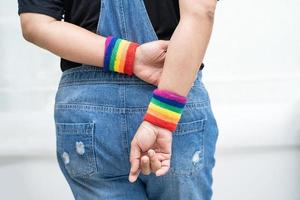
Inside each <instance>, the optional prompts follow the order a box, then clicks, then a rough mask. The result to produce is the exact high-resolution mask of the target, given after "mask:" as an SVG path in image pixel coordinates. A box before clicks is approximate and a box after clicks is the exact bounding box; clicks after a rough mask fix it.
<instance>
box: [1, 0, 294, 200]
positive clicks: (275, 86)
mask: <svg viewBox="0 0 300 200" xmlns="http://www.w3.org/2000/svg"><path fill="white" fill-rule="evenodd" d="M299 9H300V1H299V0H285V1H280V0H272V1H271V0H265V1H259V0H244V1H238V0H231V1H230V0H227V1H226V0H224V1H220V2H219V3H218V8H217V11H216V19H215V27H214V33H213V36H212V39H211V43H210V46H209V49H208V52H207V56H206V58H205V64H206V67H205V70H204V71H203V81H204V83H205V85H206V87H207V90H208V91H209V94H210V98H211V101H212V104H213V110H214V113H215V116H216V118H217V121H218V125H219V130H220V133H219V140H218V147H217V152H216V159H217V160H216V167H215V168H214V198H213V199H214V200H241V199H242V200H263V199H264V200H265V199H272V200H282V199H284V200H300V20H299V19H300V12H299ZM0 36H1V37H0V60H1V64H0V125H1V126H0V136H1V143H0V194H1V197H0V198H1V199H9V200H17V199H24V200H41V199H43V200H53V199H64V200H68V199H72V196H71V193H70V189H69V188H68V186H67V184H66V181H65V180H64V178H63V176H62V175H61V172H60V171H59V168H58V165H57V163H56V160H55V137H54V136H55V132H54V120H53V105H54V95H55V91H56V88H57V86H58V81H59V78H60V75H61V71H60V67H59V59H58V58H57V57H55V56H53V55H51V54H50V53H48V52H46V51H44V50H41V49H39V48H37V47H35V46H33V45H31V44H29V43H27V42H25V41H24V39H23V38H22V35H21V30H20V25H19V19H18V15H17V1H9V0H0Z"/></svg>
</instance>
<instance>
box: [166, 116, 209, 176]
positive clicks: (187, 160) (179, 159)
mask: <svg viewBox="0 0 300 200" xmlns="http://www.w3.org/2000/svg"><path fill="white" fill-rule="evenodd" d="M205 122H206V119H200V120H195V121H191V122H181V123H179V124H178V125H177V129H176V131H175V132H174V133H173V144H172V158H171V169H170V174H175V175H193V174H194V173H195V172H197V171H199V170H200V169H202V167H203V164H204V157H203V156H204V145H203V142H204V139H203V134H204V129H205Z"/></svg>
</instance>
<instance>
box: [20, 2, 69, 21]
mask: <svg viewBox="0 0 300 200" xmlns="http://www.w3.org/2000/svg"><path fill="white" fill-rule="evenodd" d="M18 3H19V10H18V14H19V15H20V14H21V13H39V14H44V15H48V16H50V17H54V18H55V19H57V20H61V19H62V17H63V14H64V3H63V0H18Z"/></svg>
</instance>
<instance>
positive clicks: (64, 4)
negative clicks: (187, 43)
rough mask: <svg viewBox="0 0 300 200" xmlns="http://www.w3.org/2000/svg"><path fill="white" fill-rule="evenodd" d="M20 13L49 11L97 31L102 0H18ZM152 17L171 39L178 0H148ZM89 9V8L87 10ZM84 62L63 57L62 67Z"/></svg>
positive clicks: (161, 36) (163, 35)
mask: <svg viewBox="0 0 300 200" xmlns="http://www.w3.org/2000/svg"><path fill="white" fill-rule="evenodd" d="M18 2H19V12H18V13H19V14H20V13H26V12H33V13H40V14H45V15H48V16H51V17H54V18H56V19H57V20H61V19H64V20H65V21H66V22H69V23H72V24H76V25H78V26H81V27H83V28H85V29H87V30H90V31H92V32H96V29H97V24H98V18H99V14H100V5H101V0H18ZM144 3H145V6H146V9H147V11H148V15H149V18H150V20H151V23H152V25H153V27H154V29H155V32H156V34H157V36H158V38H159V39H164V40H169V39H170V38H171V36H172V34H173V32H174V30H175V28H176V26H177V24H178V22H179V18H180V15H179V4H178V0H144ZM87 10H88V11H89V12H86V11H87ZM79 65H81V64H79V63H74V62H71V61H68V60H65V59H61V70H62V71H65V70H67V69H70V68H73V67H77V66H79Z"/></svg>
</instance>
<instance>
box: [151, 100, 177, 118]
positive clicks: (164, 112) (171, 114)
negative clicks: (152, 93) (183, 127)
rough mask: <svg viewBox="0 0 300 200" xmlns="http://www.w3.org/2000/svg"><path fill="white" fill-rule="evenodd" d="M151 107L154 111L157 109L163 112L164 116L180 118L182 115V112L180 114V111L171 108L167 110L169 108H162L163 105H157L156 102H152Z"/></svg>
mask: <svg viewBox="0 0 300 200" xmlns="http://www.w3.org/2000/svg"><path fill="white" fill-rule="evenodd" d="M149 108H150V109H152V110H154V111H156V112H158V113H162V114H163V115H164V116H168V117H170V118H172V119H177V120H179V119H180V116H181V114H179V113H176V112H173V111H171V110H167V109H165V108H162V107H160V106H157V105H155V104H154V103H152V102H150V104H149Z"/></svg>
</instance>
